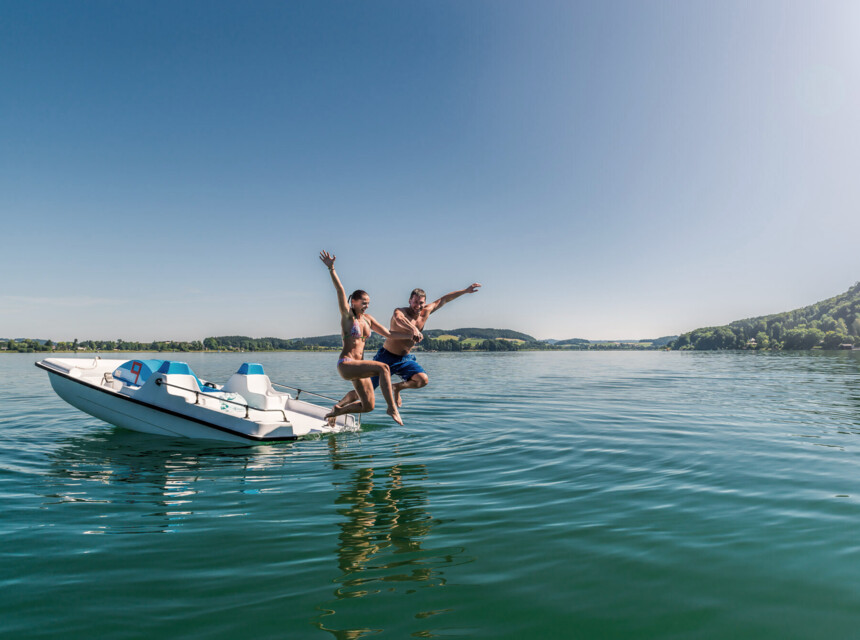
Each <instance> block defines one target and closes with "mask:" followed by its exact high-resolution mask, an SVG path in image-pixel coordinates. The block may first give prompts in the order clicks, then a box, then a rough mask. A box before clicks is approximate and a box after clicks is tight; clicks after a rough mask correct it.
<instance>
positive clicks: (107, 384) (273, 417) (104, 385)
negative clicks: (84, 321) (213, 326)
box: [36, 358, 359, 444]
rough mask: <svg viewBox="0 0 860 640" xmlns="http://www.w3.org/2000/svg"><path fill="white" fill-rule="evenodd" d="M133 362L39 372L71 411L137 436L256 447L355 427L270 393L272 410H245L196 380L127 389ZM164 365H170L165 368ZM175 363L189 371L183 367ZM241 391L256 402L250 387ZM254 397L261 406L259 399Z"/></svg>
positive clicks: (159, 376)
mask: <svg viewBox="0 0 860 640" xmlns="http://www.w3.org/2000/svg"><path fill="white" fill-rule="evenodd" d="M137 362H139V361H128V362H123V361H118V360H117V361H114V360H101V359H100V358H95V359H94V360H93V361H87V360H83V361H82V360H79V359H71V360H70V359H57V358H49V359H47V360H43V361H41V362H37V363H36V366H37V367H39V368H40V369H44V370H45V371H47V372H48V379H49V380H50V382H51V386H52V387H53V389H54V391H55V392H56V393H57V395H58V396H60V398H62V399H63V400H65V401H66V402H68V403H69V404H70V405H72V406H73V407H75V408H77V409H80V410H81V411H83V412H85V413H88V414H89V415H91V416H94V417H96V418H99V419H100V420H104V421H105V422H108V423H110V424H113V425H116V426H118V427H122V428H124V429H130V430H132V431H140V432H142V433H151V434H155V435H161V436H168V437H182V438H198V439H206V440H219V441H227V442H236V443H244V444H253V443H270V442H282V441H289V440H296V439H298V438H300V437H304V436H312V435H325V434H332V433H339V432H342V431H355V430H356V429H357V428H358V427H359V425H358V423H357V421H356V419H355V417H354V416H339V417H338V418H337V420H336V421H335V423H334V424H329V423H328V421H327V420H326V419H325V415H326V413H327V411H328V410H327V409H326V408H325V407H322V406H319V405H316V404H313V403H308V402H305V401H301V400H298V399H295V398H292V397H291V396H290V395H289V394H287V393H281V392H277V393H270V394H269V395H268V396H266V397H265V398H263V399H264V400H266V401H267V402H268V403H269V404H272V403H274V405H275V406H274V408H272V407H270V406H261V405H260V403H259V402H256V403H255V405H254V406H251V405H249V404H247V403H244V404H242V403H240V402H237V400H241V399H242V396H240V395H238V394H235V393H232V392H230V391H225V390H222V389H221V388H219V387H216V386H214V385H213V386H212V387H208V386H207V387H203V386H202V385H203V382H201V381H200V380H199V379H197V378H196V376H193V375H187V374H181V373H180V374H171V373H162V372H161V371H159V372H158V373H156V374H152V375H149V376H148V379H147V380H146V381H145V382H144V381H142V380H141V381H138V380H137V378H134V379H133V380H132V382H131V383H129V382H128V381H127V380H124V379H123V377H124V376H126V375H127V373H123V369H122V368H121V366H125V365H127V364H129V363H135V364H136V363H137ZM166 364H167V365H171V363H170V362H169V361H167V362H166ZM179 364H182V365H183V366H184V368H185V369H186V370H187V365H184V363H179ZM171 367H172V365H171ZM169 369H170V367H168V369H165V371H168V370H169ZM135 370H137V369H135ZM113 374H117V375H118V376H119V378H117V377H114V375H113ZM237 377H238V378H239V380H242V379H243V378H242V377H241V376H239V374H238V373H237V374H234V376H233V378H231V381H232V380H233V379H235V378H237ZM263 378H264V379H265V384H266V385H268V388H269V389H271V385H270V383H269V382H268V377H265V376H263V375H262V374H260V375H259V376H258V377H257V378H256V381H257V382H261V381H262V380H263ZM135 382H138V384H134V383H135ZM198 384H199V385H200V386H198ZM206 384H207V385H208V384H210V383H206ZM246 386H247V385H246ZM225 388H226V387H225ZM245 392H246V393H248V394H249V396H251V395H254V392H253V390H252V389H251V388H250V387H247V388H246V389H245ZM256 396H257V397H258V400H259V397H261V394H260V393H257V394H256Z"/></svg>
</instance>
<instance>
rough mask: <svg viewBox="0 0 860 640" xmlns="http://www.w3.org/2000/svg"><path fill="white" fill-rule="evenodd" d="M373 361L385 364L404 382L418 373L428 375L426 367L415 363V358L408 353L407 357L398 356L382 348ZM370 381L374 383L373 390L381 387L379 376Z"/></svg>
mask: <svg viewBox="0 0 860 640" xmlns="http://www.w3.org/2000/svg"><path fill="white" fill-rule="evenodd" d="M373 359H374V360H376V361H377V362H384V363H385V364H387V365H388V368H389V369H391V374H392V375H394V374H397V375H398V376H400V377H401V378H403V379H404V380H409V378H411V377H412V376H414V375H415V374H416V373H426V372H425V371H424V367H422V366H421V365H420V364H418V363H417V362H415V356H413V355H412V354H411V353H407V354H406V355H405V356H398V355H397V354H394V353H391V352H390V351H388V350H387V349H385V348H383V347H380V349H379V351H377V352H376V355H375V356H373ZM370 381H371V382H372V383H373V388H374V389H376V387H378V386H379V376H373V377H372V378H371V379H370Z"/></svg>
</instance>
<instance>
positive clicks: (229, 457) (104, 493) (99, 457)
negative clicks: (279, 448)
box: [43, 430, 277, 534]
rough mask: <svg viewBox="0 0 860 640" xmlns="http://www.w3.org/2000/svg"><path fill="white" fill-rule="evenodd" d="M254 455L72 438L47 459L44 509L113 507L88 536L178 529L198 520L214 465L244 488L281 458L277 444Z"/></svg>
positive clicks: (116, 434) (124, 438)
mask: <svg viewBox="0 0 860 640" xmlns="http://www.w3.org/2000/svg"><path fill="white" fill-rule="evenodd" d="M249 451H252V449H250V448H244V449H235V450H230V449H226V450H225V449H223V448H212V449H206V448H204V449H202V450H201V449H200V447H199V443H191V444H189V443H185V442H184V441H182V442H178V443H177V442H175V441H170V440H167V441H163V440H161V439H160V438H153V437H152V436H148V435H145V434H138V433H133V432H128V431H123V430H116V431H112V432H108V433H104V434H99V435H88V436H86V437H74V438H69V439H68V440H66V441H65V442H64V443H63V445H62V446H60V447H59V448H58V449H57V450H55V451H53V452H52V453H50V454H49V456H48V457H49V459H50V466H49V470H48V473H47V474H46V478H45V483H46V487H45V488H44V491H43V495H44V496H45V498H46V499H47V500H46V501H45V503H44V504H45V506H47V507H50V506H51V505H58V504H63V503H96V504H97V503H102V504H110V505H113V506H112V507H111V508H110V509H105V508H103V509H101V510H100V511H99V513H98V514H97V516H96V519H95V520H96V521H95V522H92V523H88V525H87V526H91V528H89V529H87V530H86V531H85V533H89V534H94V533H103V534H107V533H114V534H115V533H169V532H173V531H176V530H178V528H179V527H180V526H181V525H182V524H183V522H184V521H185V520H186V519H187V518H189V517H190V516H192V515H193V513H194V512H193V510H192V507H191V505H192V502H193V500H194V499H195V497H196V496H197V495H198V493H199V489H198V488H197V486H196V485H197V484H198V482H199V480H200V479H201V475H203V476H209V477H210V478H211V475H212V471H213V466H214V467H216V468H217V467H218V466H224V465H225V463H226V464H227V465H228V466H229V467H230V473H231V475H232V476H233V477H234V478H235V479H237V480H238V481H239V482H240V483H242V484H245V483H247V478H248V474H249V472H250V471H251V470H253V469H256V468H258V467H259V466H260V465H263V466H266V464H267V462H266V459H267V457H268V458H270V457H272V456H275V455H277V454H276V453H275V452H273V451H272V448H271V447H255V448H254V449H253V454H250V453H249ZM213 463H214V464H213ZM247 492H255V490H254V489H248V490H247Z"/></svg>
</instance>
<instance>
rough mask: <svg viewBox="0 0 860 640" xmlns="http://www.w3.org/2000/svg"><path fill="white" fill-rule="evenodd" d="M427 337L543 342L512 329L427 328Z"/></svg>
mask: <svg viewBox="0 0 860 640" xmlns="http://www.w3.org/2000/svg"><path fill="white" fill-rule="evenodd" d="M423 333H424V336H425V337H427V338H438V337H439V336H444V335H451V336H457V337H459V338H460V339H468V338H477V339H479V340H522V341H523V342H541V341H539V340H538V339H537V338H534V337H532V336H530V335H528V334H527V333H520V332H519V331H511V330H510V329H475V328H472V327H469V328H465V329H427V330H426V331H424V332H423Z"/></svg>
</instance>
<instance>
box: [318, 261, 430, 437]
mask: <svg viewBox="0 0 860 640" xmlns="http://www.w3.org/2000/svg"><path fill="white" fill-rule="evenodd" d="M320 260H322V261H323V264H325V266H327V267H328V270H329V273H330V274H331V281H332V282H333V283H334V288H335V291H337V303H338V306H339V307H340V331H341V335H342V336H343V350H342V351H341V352H340V358H339V359H338V361H337V372H338V373H339V374H340V377H341V378H343V379H344V380H349V381H350V382H352V386H353V387H355V392H356V393H357V394H358V398H359V399H358V400H356V401H354V402H350V403H349V404H345V405H341V404H340V403H338V404H336V405H334V408H332V410H331V411H330V412H329V413H328V415H326V418H331V419H334V417H335V416H339V415H341V414H344V413H367V412H368V411H373V406H374V396H373V385H372V384H371V383H370V379H371V378H372V377H374V376H379V386H380V387H381V388H382V395H383V396H384V397H385V402H387V403H388V410H387V413H388V415H390V416H391V418H392V419H393V420H394V421H395V422H396V423H397V424H403V420H401V419H400V413H399V412H398V411H397V405H396V404H395V403H394V394H393V392H392V390H391V373H390V372H389V370H388V365H387V364H384V363H382V362H376V361H374V360H364V343H365V341H366V340H367V339H368V338H369V337H370V333H371V330H373V331H376V333H378V334H380V335H381V336H383V337H385V338H395V339H403V340H413V341H415V342H418V341H419V340H421V339H422V337H423V336H422V335H421V332H420V331H418V330H417V329H415V331H414V332H413V333H411V334H408V333H398V332H394V333H392V332H390V331H389V330H388V329H386V328H385V327H384V326H382V325H381V324H379V323H378V322H377V321H376V319H375V318H374V317H373V316H371V315H370V314H369V313H367V307H368V305H370V296H369V295H367V292H366V291H362V290H361V289H359V290H357V291H354V292H353V293H352V295H351V296H349V298H347V297H346V292H345V291H344V289H343V285H342V284H341V283H340V278H338V277H337V273H335V271H334V261H335V256H333V255H330V254H329V253H328V252H327V251H321V252H320ZM341 402H343V401H341Z"/></svg>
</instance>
